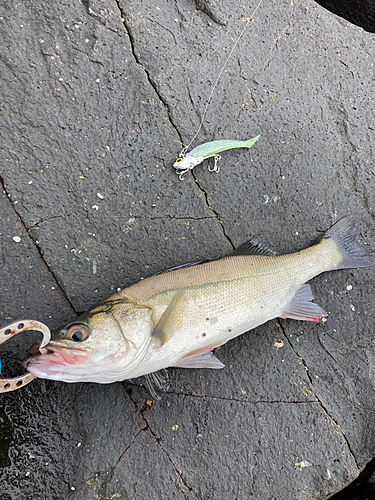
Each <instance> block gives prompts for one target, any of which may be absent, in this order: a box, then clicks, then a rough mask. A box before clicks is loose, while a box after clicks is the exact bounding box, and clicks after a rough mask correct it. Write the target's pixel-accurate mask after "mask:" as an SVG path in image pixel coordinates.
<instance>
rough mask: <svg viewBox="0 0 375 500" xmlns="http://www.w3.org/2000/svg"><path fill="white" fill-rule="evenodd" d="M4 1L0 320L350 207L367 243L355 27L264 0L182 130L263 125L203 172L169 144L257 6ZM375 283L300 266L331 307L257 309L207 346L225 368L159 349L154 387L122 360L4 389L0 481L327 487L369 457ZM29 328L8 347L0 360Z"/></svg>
mask: <svg viewBox="0 0 375 500" xmlns="http://www.w3.org/2000/svg"><path fill="white" fill-rule="evenodd" d="M1 8H2V13H1V14H0V17H1V19H0V22H1V30H0V33H1V37H2V39H1V43H0V45H1V56H0V64H1V78H2V85H1V88H2V97H1V103H0V109H1V126H0V133H1V156H0V177H1V183H2V184H1V186H0V187H1V190H0V191H1V192H0V216H1V222H2V224H1V227H0V249H1V252H0V299H1V306H0V320H1V324H2V325H3V324H6V323H7V322H10V321H13V320H16V319H23V318H26V317H29V318H34V319H38V320H41V321H44V322H46V323H48V324H49V325H50V326H51V327H56V326H57V325H59V324H61V323H64V322H65V321H66V320H67V319H70V318H72V317H74V315H75V313H79V312H82V311H84V310H85V309H87V308H89V307H92V306H93V305H94V304H95V303H96V302H97V301H99V300H100V299H103V298H105V297H106V296H108V295H109V294H110V293H111V291H112V290H113V289H116V288H117V287H123V286H127V285H129V284H131V283H133V282H135V281H137V280H138V279H140V278H141V277H144V276H147V275H150V274H153V273H155V272H157V271H160V270H162V269H165V268H168V267H171V266H173V265H178V264H181V263H183V262H189V261H194V260H200V259H204V258H213V257H218V256H221V255H224V254H225V253H227V252H228V251H230V250H231V248H232V247H233V246H235V245H238V244H239V243H241V242H242V241H244V240H245V239H247V238H248V237H250V236H256V237H258V238H259V239H261V240H262V241H263V242H264V243H265V244H267V245H268V246H270V247H273V248H274V249H275V250H276V251H277V252H280V253H281V252H286V251H295V250H298V249H300V248H303V247H304V246H307V245H309V244H310V243H311V242H312V241H313V240H314V239H315V238H316V237H317V236H318V235H319V234H322V232H323V231H325V230H326V229H327V228H328V227H329V226H330V225H331V224H332V222H334V221H335V220H336V219H337V218H338V217H341V216H344V215H347V214H352V215H353V216H354V217H355V218H356V219H357V220H358V221H360V229H361V236H362V237H363V238H366V240H367V241H368V242H369V243H370V244H371V243H372V245H373V246H375V223H374V222H375V209H374V202H375V199H374V192H375V191H374V188H375V179H374V172H373V164H374V155H373V144H374V142H375V137H374V136H375V132H374V126H373V117H374V113H375V109H374V101H373V99H372V92H373V83H374V63H373V61H374V60H375V49H374V41H375V40H374V35H373V34H371V33H366V32H364V31H363V30H362V29H361V28H358V27H356V26H354V25H351V24H350V23H349V22H347V21H345V20H343V19H341V18H339V17H336V16H335V15H333V14H331V13H330V12H328V11H327V10H325V9H323V8H322V7H320V6H319V5H317V4H316V3H315V2H313V1H312V0H298V1H294V2H289V1H286V0H285V1H282V2H279V1H276V0H275V1H272V2H264V3H262V5H261V6H260V7H259V9H258V10H257V12H256V14H255V19H254V21H253V22H251V23H250V24H249V25H248V28H247V29H246V31H245V33H244V36H243V38H242V40H241V41H240V43H239V45H238V47H237V49H236V50H235V51H234V53H233V57H232V58H231V60H230V61H229V63H228V66H227V68H226V70H225V71H224V72H223V75H222V78H221V80H220V81H219V84H218V86H217V89H216V92H215V94H214V96H213V99H212V102H211V105H210V107H209V109H208V113H207V115H206V119H205V122H204V126H203V128H202V130H201V132H200V134H199V137H198V139H197V141H196V142H195V143H194V145H197V144H199V143H200V142H204V141H206V140H213V139H218V138H241V139H245V138H248V137H252V136H254V135H256V134H258V133H261V134H262V135H261V139H260V140H259V141H258V143H257V144H256V145H255V146H254V147H253V149H252V150H251V151H244V150H238V151H232V152H226V153H224V154H223V155H222V157H223V159H222V162H221V171H220V174H218V175H216V174H213V173H210V172H208V170H207V162H206V163H203V164H202V165H199V166H198V167H196V168H195V170H193V171H192V172H191V173H189V175H186V180H185V181H184V182H180V181H179V180H178V177H177V176H176V174H175V173H174V171H173V169H172V166H171V165H172V163H173V161H174V159H175V158H176V156H177V155H178V153H179V150H180V145H179V142H180V141H184V143H185V144H187V143H189V141H190V140H191V139H192V137H193V135H194V133H195V131H196V130H197V127H198V125H199V122H200V119H201V117H202V113H203V109H204V105H205V102H206V100H207V98H208V96H209V94H210V92H211V89H212V86H213V85H214V82H215V80H216V78H217V75H218V73H219V71H220V68H221V67H222V65H223V63H224V61H225V59H226V57H227V55H228V54H229V51H230V50H231V48H232V47H233V44H234V41H235V39H236V37H237V35H238V33H239V32H240V31H241V29H242V28H243V27H244V24H243V22H244V21H243V20H242V21H241V16H243V18H244V19H246V18H247V17H249V16H250V15H251V13H252V11H253V10H254V8H255V5H254V6H246V8H245V4H244V3H243V2H237V1H235V2H229V1H227V0H226V1H222V2H218V1H214V0H212V1H209V0H207V1H205V0H202V1H201V0H200V1H197V0H196V1H193V0H177V1H176V2H168V1H166V0H161V1H160V2H157V3H155V2H154V1H152V0H144V1H142V2H139V1H130V2H124V1H122V0H119V1H118V2H116V1H114V0H103V1H100V0H95V1H91V0H85V1H83V2H82V3H79V2H73V1H71V0H67V1H65V2H58V3H54V2H52V3H51V2H46V1H44V0H42V1H40V2H26V1H21V2H14V1H13V0H7V1H4V2H3V3H2V7H1ZM98 193H99V194H100V195H101V196H100V197H98ZM14 236H19V237H20V238H21V242H19V243H16V242H15V241H13V239H12V238H13V237H14ZM373 280H374V270H373V269H367V270H347V271H340V272H335V273H331V274H326V275H324V276H319V277H317V278H315V279H314V280H313V281H312V288H313V291H314V293H315V296H316V298H317V302H318V303H320V304H321V305H322V306H323V307H324V308H325V309H326V310H328V311H329V313H330V315H329V318H328V321H327V322H326V323H324V324H320V325H313V324H309V323H301V322H295V321H289V320H286V321H277V320H275V321H272V322H270V323H268V324H266V325H263V326H262V327H259V328H258V329H257V330H256V331H254V332H251V333H249V334H247V335H244V336H242V337H240V338H237V339H234V340H233V341H231V342H230V343H229V344H228V345H226V346H224V347H222V348H221V349H220V350H219V352H218V357H219V358H220V359H221V360H222V361H223V362H224V363H225V364H226V367H225V368H224V369H223V370H221V371H209V370H177V369H176V370H171V381H172V386H171V389H170V394H167V395H166V396H165V397H164V399H162V400H161V401H160V402H156V404H155V405H151V407H149V406H148V405H147V404H146V403H145V398H148V397H149V396H148V395H147V393H146V392H145V390H144V389H143V388H142V387H138V385H136V384H138V382H137V381H134V382H133V383H128V382H124V383H118V384H112V385H109V386H99V385H94V384H72V385H70V384H63V383H54V382H46V381H34V382H33V383H32V384H31V385H29V386H27V387H26V388H24V389H22V390H20V391H18V392H16V393H12V394H6V395H3V396H2V397H1V403H0V450H1V453H0V460H1V464H0V465H1V466H2V467H3V468H2V472H1V477H0V492H1V498H2V499H3V498H4V500H9V499H12V500H13V499H17V500H29V499H30V498H40V499H48V500H50V499H54V500H57V499H64V500H65V499H72V500H81V499H84V500H89V499H95V498H97V499H100V500H104V499H112V498H125V499H132V498H136V499H137V500H138V499H143V498H160V499H164V498H187V499H189V500H190V499H207V500H208V499H212V498H215V499H227V498H236V499H242V498H243V499H249V498H250V499H251V498H254V499H256V500H269V499H277V500H284V499H285V500H290V499H291V498H293V499H295V500H300V499H301V500H306V499H319V500H323V499H326V498H328V497H329V496H330V495H332V494H333V493H335V492H337V491H339V490H340V489H341V488H343V487H344V486H345V485H346V484H348V483H349V482H350V481H351V480H353V479H354V478H355V477H356V476H357V475H358V473H359V472H360V470H362V469H363V468H364V466H365V464H366V463H367V462H368V461H369V460H370V459H371V458H372V457H373V456H374V455H375V452H374V448H375V433H374V428H375V426H374V424H375V418H374V410H373V408H374V403H375V392H374V388H375V343H374V340H373V336H372V325H373V322H374V321H373V320H374V310H373V303H372V302H373V300H372V298H373V292H374V285H373ZM349 285H350V286H349ZM348 287H349V289H348ZM350 287H351V288H350ZM280 341H283V346H282V347H279V348H277V346H278V345H280ZM30 343H31V338H30V339H29V338H28V336H27V335H26V334H25V336H22V337H21V336H20V337H19V338H15V339H14V340H13V341H12V343H10V342H9V344H5V345H4V346H2V348H1V350H2V355H1V358H2V360H3V365H4V370H5V371H4V374H8V373H10V374H12V373H14V372H15V371H16V370H19V362H20V360H22V359H24V358H25V355H26V354H25V352H26V347H25V346H26V345H27V346H29V345H30ZM174 426H178V428H176V427H174ZM172 428H173V429H175V430H173V429H172ZM120 495H121V496H120Z"/></svg>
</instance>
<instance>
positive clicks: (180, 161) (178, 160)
mask: <svg viewBox="0 0 375 500" xmlns="http://www.w3.org/2000/svg"><path fill="white" fill-rule="evenodd" d="M183 161H184V159H183V158H177V160H176V163H182V162H183Z"/></svg>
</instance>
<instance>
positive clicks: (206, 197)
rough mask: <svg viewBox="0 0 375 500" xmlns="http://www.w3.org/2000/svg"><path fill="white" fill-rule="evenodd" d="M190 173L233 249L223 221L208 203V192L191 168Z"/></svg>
mask: <svg viewBox="0 0 375 500" xmlns="http://www.w3.org/2000/svg"><path fill="white" fill-rule="evenodd" d="M191 174H192V176H193V179H194V182H195V184H196V186H197V187H198V189H199V191H200V192H201V193H203V196H204V199H205V201H206V205H207V207H208V209H209V210H211V212H213V213H214V214H215V218H216V219H217V220H218V221H219V222H220V226H221V229H222V231H223V235H224V237H225V238H226V239H227V240H228V241H229V243H230V245H231V246H232V248H233V250H234V249H235V246H234V243H233V241H232V240H231V239H230V236H229V235H228V234H227V232H226V231H225V227H224V224H223V221H222V220H221V218H220V215H219V213H218V212H217V211H216V210H215V209H214V208H213V206H212V205H211V204H210V202H209V200H208V193H207V191H206V190H205V189H204V188H203V187H202V186H201V185H200V184H199V181H198V179H197V176H196V175H195V173H194V172H193V170H192V171H191Z"/></svg>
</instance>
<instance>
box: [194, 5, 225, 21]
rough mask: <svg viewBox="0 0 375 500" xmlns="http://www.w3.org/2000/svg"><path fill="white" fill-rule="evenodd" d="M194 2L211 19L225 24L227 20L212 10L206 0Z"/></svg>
mask: <svg viewBox="0 0 375 500" xmlns="http://www.w3.org/2000/svg"><path fill="white" fill-rule="evenodd" d="M194 2H195V8H196V9H197V10H200V11H201V12H203V13H204V14H206V16H208V17H209V18H210V19H211V21H213V22H214V23H216V24H218V25H219V26H225V22H224V21H222V20H221V19H219V18H218V17H217V15H216V14H215V13H214V12H213V11H212V9H211V8H210V6H209V5H208V3H207V2H204V1H202V0H194Z"/></svg>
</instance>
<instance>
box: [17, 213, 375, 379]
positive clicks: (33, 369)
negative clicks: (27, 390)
mask: <svg viewBox="0 0 375 500" xmlns="http://www.w3.org/2000/svg"><path fill="white" fill-rule="evenodd" d="M357 234H358V230H357V227H356V224H355V222H354V220H353V219H352V218H351V217H345V218H343V219H341V220H340V221H338V222H337V223H336V224H334V225H333V226H332V227H331V228H330V229H329V230H328V231H327V232H326V233H325V234H324V235H323V237H321V238H320V240H319V241H318V242H316V243H314V244H313V245H312V246H310V247H309V248H306V249H304V250H300V251H297V252H295V253H291V254H285V255H276V254H275V252H273V251H272V250H270V249H269V248H268V247H266V246H264V245H263V244H262V243H260V242H259V241H258V240H256V239H251V240H249V241H248V242H246V243H245V244H243V245H241V246H240V247H239V248H237V249H236V250H235V251H234V252H233V253H232V254H230V255H228V256H226V257H223V258H220V259H217V260H212V261H206V262H201V263H196V264H194V263H193V264H188V265H186V266H185V267H181V266H179V267H177V268H174V269H171V270H169V271H165V272H163V273H161V274H157V275H154V276H151V277H148V278H145V279H143V280H141V281H139V282H138V283H135V284H133V285H131V286H129V287H127V288H125V289H123V290H121V291H119V292H117V293H115V294H114V295H112V296H110V297H109V298H107V299H106V300H104V301H103V302H101V303H99V304H98V305H97V306H96V307H94V308H93V309H92V310H90V311H88V312H86V313H84V314H83V315H81V316H79V317H78V318H76V319H75V320H74V321H72V322H70V323H68V324H67V325H65V326H63V327H62V328H60V329H58V330H56V331H54V332H52V334H51V340H50V341H49V342H48V344H47V345H45V346H44V348H43V352H42V353H41V354H40V353H39V354H37V355H36V356H32V357H30V358H29V359H28V360H27V361H26V362H25V368H26V369H27V371H28V372H30V373H31V374H33V375H34V376H35V377H39V378H44V379H52V380H59V381H63V382H96V383H101V384H109V383H112V382H116V381H121V380H126V379H134V378H138V377H141V376H146V377H147V376H151V378H150V380H152V374H155V373H156V372H158V373H161V370H163V369H166V368H169V367H181V368H212V369H221V368H223V367H224V365H223V363H221V361H219V359H218V358H217V357H216V356H215V355H214V354H213V349H215V348H216V347H218V346H221V345H223V344H225V343H226V342H228V341H229V340H231V339H233V338H235V337H237V336H238V335H241V334H243V333H245V332H247V331H249V330H252V329H254V328H256V327H257V326H259V325H261V324H263V323H266V322H267V321H269V320H272V319H275V318H292V319H296V320H305V321H314V322H319V320H320V319H321V318H322V317H324V316H326V315H327V313H326V312H325V311H324V310H323V309H322V308H321V307H320V306H319V305H317V304H316V303H314V302H313V295H312V292H311V289H310V286H309V285H308V284H306V282H307V281H308V280H310V279H311V278H313V277H314V276H316V275H318V274H320V273H322V272H325V271H332V270H338V269H344V268H357V267H367V266H373V265H374V264H375V256H374V251H373V250H372V249H371V248H370V247H369V246H367V245H364V244H362V243H360V242H358V240H357Z"/></svg>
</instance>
